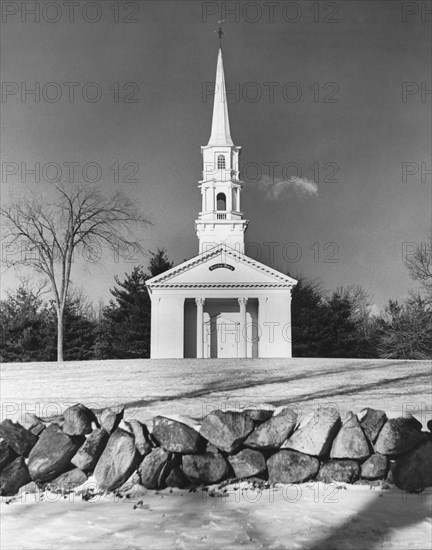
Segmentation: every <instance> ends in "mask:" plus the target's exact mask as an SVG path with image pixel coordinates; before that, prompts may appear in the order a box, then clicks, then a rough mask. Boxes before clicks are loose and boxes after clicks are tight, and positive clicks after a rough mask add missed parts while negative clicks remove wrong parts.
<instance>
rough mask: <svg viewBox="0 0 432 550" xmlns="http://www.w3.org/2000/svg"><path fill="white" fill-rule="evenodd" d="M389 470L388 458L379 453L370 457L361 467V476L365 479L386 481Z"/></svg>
mask: <svg viewBox="0 0 432 550" xmlns="http://www.w3.org/2000/svg"><path fill="white" fill-rule="evenodd" d="M387 470H388V458H387V457H386V456H384V455H380V454H378V453H375V454H373V455H372V456H370V457H369V458H368V459H367V460H366V462H363V464H362V465H361V471H360V475H361V477H363V478H364V479H384V478H385V477H386V474H387Z"/></svg>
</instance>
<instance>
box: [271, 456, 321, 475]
mask: <svg viewBox="0 0 432 550" xmlns="http://www.w3.org/2000/svg"><path fill="white" fill-rule="evenodd" d="M267 469H268V474H269V481H270V483H303V482H304V481H307V480H308V479H311V478H313V477H315V475H316V474H317V472H318V470H319V461H318V459H317V458H315V457H313V456H309V455H306V454H303V453H299V452H297V451H287V450H282V451H279V452H277V453H276V454H274V455H273V456H271V457H270V458H269V459H268V460H267Z"/></svg>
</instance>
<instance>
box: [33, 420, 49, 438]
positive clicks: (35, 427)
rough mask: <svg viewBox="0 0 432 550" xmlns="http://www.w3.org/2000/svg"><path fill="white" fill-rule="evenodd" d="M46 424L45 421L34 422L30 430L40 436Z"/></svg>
mask: <svg viewBox="0 0 432 550" xmlns="http://www.w3.org/2000/svg"><path fill="white" fill-rule="evenodd" d="M45 428H46V425H45V424H44V423H43V422H38V423H37V424H33V426H31V428H29V431H30V432H31V433H32V434H33V435H36V436H37V437H39V436H40V434H41V433H42V432H43V431H44V430H45Z"/></svg>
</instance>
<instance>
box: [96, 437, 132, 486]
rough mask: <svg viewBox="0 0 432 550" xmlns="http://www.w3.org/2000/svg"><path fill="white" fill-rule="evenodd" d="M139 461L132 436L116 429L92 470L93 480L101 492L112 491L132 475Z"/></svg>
mask: <svg viewBox="0 0 432 550" xmlns="http://www.w3.org/2000/svg"><path fill="white" fill-rule="evenodd" d="M138 459H139V454H138V451H137V450H136V448H135V440H134V437H133V436H132V435H130V434H129V433H128V432H125V431H124V430H122V429H120V428H117V429H116V430H115V431H114V432H113V433H112V434H111V436H110V438H109V440H108V443H107V445H106V447H105V449H104V450H103V452H102V455H101V457H100V458H99V460H98V463H97V464H96V468H95V470H94V476H95V479H96V481H97V483H98V485H99V487H100V489H102V490H103V491H113V490H114V489H117V488H118V487H120V485H122V484H123V483H124V482H125V481H126V480H127V479H128V477H129V476H130V475H131V474H132V472H133V470H134V468H135V467H136V466H137V463H138Z"/></svg>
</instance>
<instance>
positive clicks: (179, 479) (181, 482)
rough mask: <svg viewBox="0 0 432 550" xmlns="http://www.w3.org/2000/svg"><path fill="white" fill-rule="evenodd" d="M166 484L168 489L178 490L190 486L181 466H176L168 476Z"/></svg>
mask: <svg viewBox="0 0 432 550" xmlns="http://www.w3.org/2000/svg"><path fill="white" fill-rule="evenodd" d="M165 484H166V486H167V487H177V488H178V489H184V488H185V487H187V486H188V485H189V481H188V479H187V477H186V476H185V475H184V473H183V471H182V469H181V468H180V467H179V466H175V467H174V468H173V469H172V470H171V471H170V473H169V474H168V476H167V478H166V480H165Z"/></svg>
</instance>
